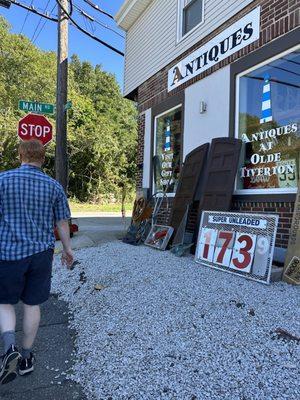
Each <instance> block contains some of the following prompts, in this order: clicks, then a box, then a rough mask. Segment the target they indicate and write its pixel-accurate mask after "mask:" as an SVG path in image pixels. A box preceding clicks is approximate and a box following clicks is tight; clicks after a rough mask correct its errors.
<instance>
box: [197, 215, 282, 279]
mask: <svg viewBox="0 0 300 400" xmlns="http://www.w3.org/2000/svg"><path fill="white" fill-rule="evenodd" d="M277 225H278V216H277V215H268V214H267V215H258V214H244V213H243V214H242V213H230V212H218V211H204V212H203V213H202V218H201V224H200V229H199V236H198V241H197V250H196V255H195V261H196V262H198V263H200V264H203V265H206V266H208V267H211V268H216V269H220V270H223V271H226V272H230V273H234V274H238V275H241V276H244V277H246V278H248V279H252V280H255V281H258V282H262V283H266V284H268V283H270V276H271V269H272V261H273V253H274V246H275V238H276V232H277Z"/></svg>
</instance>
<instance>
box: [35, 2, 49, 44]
mask: <svg viewBox="0 0 300 400" xmlns="http://www.w3.org/2000/svg"><path fill="white" fill-rule="evenodd" d="M49 3H50V0H48V2H47V4H46V7H45V9H44V13H45V12H46V11H47V8H48V6H49ZM42 21H43V17H40V19H39V22H38V23H37V25H36V27H35V30H34V32H33V35H32V37H31V42H32V43H34V37H35V34H36V32H37V30H38V29H39V27H40V25H41V23H42Z"/></svg>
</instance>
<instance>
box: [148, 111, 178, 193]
mask: <svg viewBox="0 0 300 400" xmlns="http://www.w3.org/2000/svg"><path fill="white" fill-rule="evenodd" d="M181 118H182V111H181V107H179V108H176V109H175V110H173V111H170V112H168V113H166V114H164V115H162V116H160V117H158V118H157V119H156V146H155V158H154V181H155V191H156V192H157V191H167V193H175V192H176V189H177V185H178V178H179V172H180V156H181V138H182V132H181Z"/></svg>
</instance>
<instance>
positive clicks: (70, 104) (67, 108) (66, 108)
mask: <svg viewBox="0 0 300 400" xmlns="http://www.w3.org/2000/svg"><path fill="white" fill-rule="evenodd" d="M71 108H72V101H71V100H69V101H67V104H66V105H65V110H66V111H67V110H70V109H71Z"/></svg>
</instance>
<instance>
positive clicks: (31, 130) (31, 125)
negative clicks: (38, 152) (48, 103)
mask: <svg viewBox="0 0 300 400" xmlns="http://www.w3.org/2000/svg"><path fill="white" fill-rule="evenodd" d="M18 136H19V138H20V139H22V140H30V139H38V140H40V141H41V142H42V143H43V145H44V146H45V145H46V144H47V143H49V142H50V141H51V140H52V125H51V123H50V122H49V121H48V120H47V118H46V117H44V116H43V115H38V114H28V115H26V117H24V118H22V119H21V120H20V121H19V125H18Z"/></svg>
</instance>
